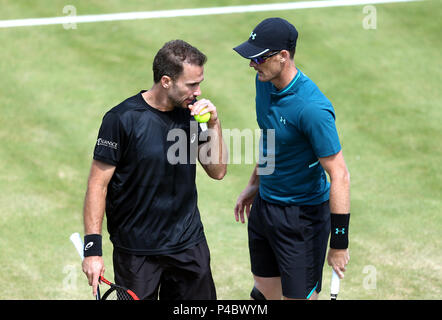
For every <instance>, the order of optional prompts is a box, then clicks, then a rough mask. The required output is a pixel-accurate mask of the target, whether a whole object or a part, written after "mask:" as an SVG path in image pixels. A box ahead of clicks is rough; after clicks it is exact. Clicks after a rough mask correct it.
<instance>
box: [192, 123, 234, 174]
mask: <svg viewBox="0 0 442 320" xmlns="http://www.w3.org/2000/svg"><path fill="white" fill-rule="evenodd" d="M208 130H210V131H209V133H210V134H209V141H208V142H207V145H206V146H203V147H202V148H201V149H200V151H199V152H200V154H199V159H200V162H201V164H202V165H203V167H204V169H205V170H206V172H207V174H208V175H209V176H210V177H212V178H214V179H222V178H223V177H224V175H225V174H226V172H227V160H228V151H227V147H226V144H225V142H224V139H223V135H222V130H221V123H220V121H219V120H216V121H215V122H214V123H209V129H208Z"/></svg>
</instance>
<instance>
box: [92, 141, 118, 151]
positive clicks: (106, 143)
mask: <svg viewBox="0 0 442 320" xmlns="http://www.w3.org/2000/svg"><path fill="white" fill-rule="evenodd" d="M97 146H104V147H108V148H112V149H115V150H117V149H118V143H116V142H112V141H108V140H104V139H101V138H98V140H97Z"/></svg>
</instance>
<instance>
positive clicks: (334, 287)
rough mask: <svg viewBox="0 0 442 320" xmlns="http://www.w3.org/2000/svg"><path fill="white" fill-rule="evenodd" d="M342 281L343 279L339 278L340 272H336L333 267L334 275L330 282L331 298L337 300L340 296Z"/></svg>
mask: <svg viewBox="0 0 442 320" xmlns="http://www.w3.org/2000/svg"><path fill="white" fill-rule="evenodd" d="M340 281H341V279H339V276H338V274H337V273H336V272H335V270H333V269H332V277H331V284H330V300H336V299H337V298H338V293H339V284H340Z"/></svg>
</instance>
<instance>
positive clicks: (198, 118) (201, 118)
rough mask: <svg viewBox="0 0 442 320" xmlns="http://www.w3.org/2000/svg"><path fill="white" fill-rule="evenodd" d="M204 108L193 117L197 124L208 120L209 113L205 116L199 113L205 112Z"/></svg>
mask: <svg viewBox="0 0 442 320" xmlns="http://www.w3.org/2000/svg"><path fill="white" fill-rule="evenodd" d="M206 108H207V107H206ZM206 108H204V109H202V110H201V111H200V113H199V114H196V115H194V116H193V117H194V118H195V120H196V121H198V122H199V123H204V122H207V121H209V120H210V112H207V113H205V114H201V112H202V111H203V110H205V109H206Z"/></svg>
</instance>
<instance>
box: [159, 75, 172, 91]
mask: <svg viewBox="0 0 442 320" xmlns="http://www.w3.org/2000/svg"><path fill="white" fill-rule="evenodd" d="M172 81H173V80H172V78H171V77H169V76H162V77H161V86H162V87H163V88H164V89H169V88H170V87H171V86H172Z"/></svg>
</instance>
